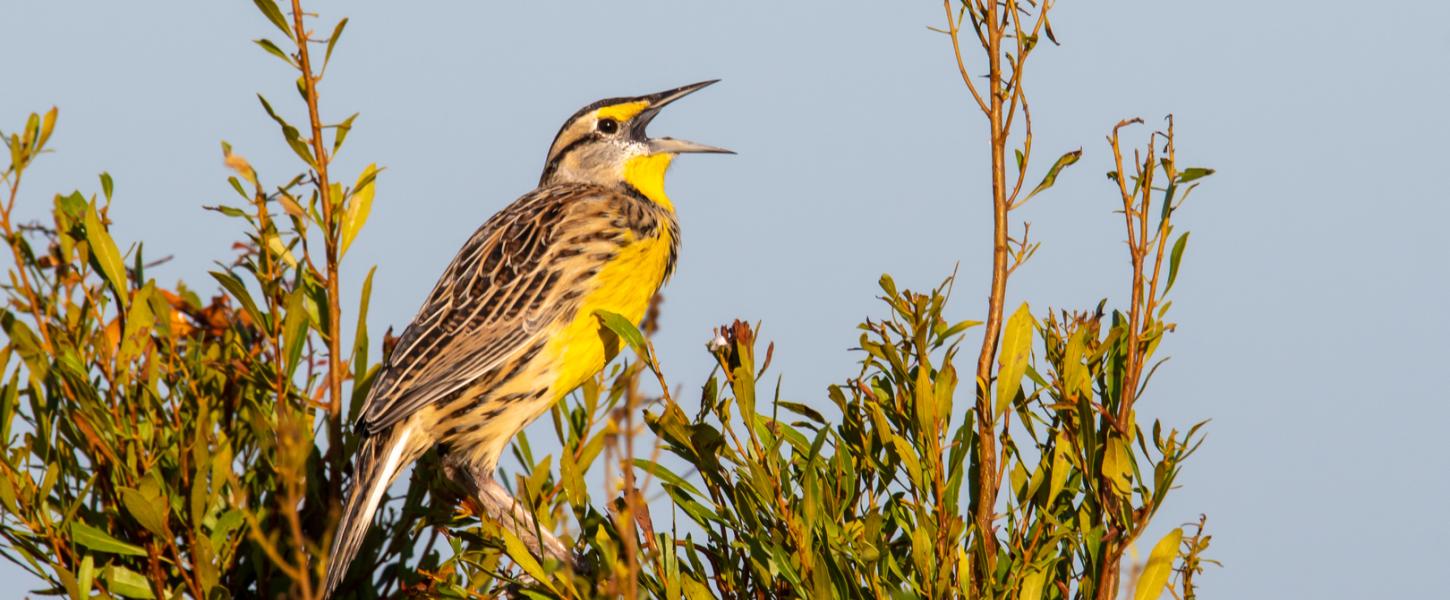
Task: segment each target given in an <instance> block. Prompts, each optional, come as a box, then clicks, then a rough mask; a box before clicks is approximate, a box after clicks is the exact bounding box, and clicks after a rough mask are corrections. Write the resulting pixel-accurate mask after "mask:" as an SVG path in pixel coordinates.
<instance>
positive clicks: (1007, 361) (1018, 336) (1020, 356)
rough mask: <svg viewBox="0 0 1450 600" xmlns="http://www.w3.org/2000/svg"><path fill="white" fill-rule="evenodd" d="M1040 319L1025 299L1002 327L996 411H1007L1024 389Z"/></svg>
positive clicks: (995, 412)
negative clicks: (1037, 318) (1034, 314)
mask: <svg viewBox="0 0 1450 600" xmlns="http://www.w3.org/2000/svg"><path fill="white" fill-rule="evenodd" d="M1036 326H1037V321H1036V320H1035V319H1033V318H1032V309H1031V308H1029V307H1028V306H1027V303H1026V302H1023V303H1022V305H1021V306H1019V307H1017V311H1016V312H1014V313H1012V316H1011V317H1009V318H1008V319H1007V326H1006V327H1005V328H1004V329H1003V330H1002V347H1001V349H1000V350H999V351H998V352H999V354H998V355H997V362H998V364H999V365H1000V367H999V368H998V369H997V404H996V407H995V409H994V411H993V412H994V414H997V415H1000V414H1002V412H1003V411H1005V410H1007V406H1008V405H1009V404H1011V402H1012V399H1013V398H1016V397H1017V391H1018V390H1020V389H1021V388H1022V376H1023V375H1025V374H1026V373H1027V360H1028V358H1030V357H1031V355H1032V330H1033V328H1035V327H1036Z"/></svg>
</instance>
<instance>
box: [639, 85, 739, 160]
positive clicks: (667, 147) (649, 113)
mask: <svg viewBox="0 0 1450 600" xmlns="http://www.w3.org/2000/svg"><path fill="white" fill-rule="evenodd" d="M717 81H720V80H719V79H711V80H709V81H701V82H699V83H692V84H690V85H686V86H680V87H677V88H675V89H672V90H665V91H663V92H659V93H656V94H649V95H647V96H640V98H639V99H640V100H644V101H646V102H649V108H646V109H644V110H643V111H641V112H640V113H639V115H638V116H636V117H635V118H634V123H633V126H634V134H635V136H636V137H637V138H638V139H641V140H644V142H645V143H646V144H648V145H649V147H650V150H651V151H652V152H654V153H662V152H669V153H672V154H684V153H690V152H696V153H709V154H735V152H734V151H733V150H727V149H725V148H720V147H717V146H708V145H705V144H700V143H696V142H691V141H687V140H677V139H674V138H669V137H662V138H653V139H652V138H650V137H649V136H648V135H647V134H646V133H645V130H644V129H645V127H646V126H648V125H649V123H650V121H653V120H654V118H655V116H656V115H658V114H659V113H660V109H661V108H664V107H666V106H669V105H670V103H671V102H674V101H676V100H679V99H680V98H684V97H685V96H688V95H690V94H693V93H695V92H696V91H699V90H701V89H703V88H705V87H707V86H709V85H711V84H713V83H715V82H717Z"/></svg>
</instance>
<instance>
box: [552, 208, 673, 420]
mask: <svg viewBox="0 0 1450 600" xmlns="http://www.w3.org/2000/svg"><path fill="white" fill-rule="evenodd" d="M658 231H659V234H658V235H657V236H654V237H650V238H645V239H640V240H636V241H634V242H632V243H629V244H627V245H625V246H624V247H623V248H622V249H621V250H620V251H619V253H618V254H616V255H615V257H614V258H613V259H611V260H610V261H609V262H607V263H605V265H604V266H603V267H602V268H600V269H599V273H598V274H597V275H595V276H594V285H593V286H592V287H593V291H591V292H589V293H588V294H586V295H585V296H584V297H583V298H582V301H581V306H580V308H579V312H578V314H577V316H576V317H575V318H574V320H573V321H572V322H570V323H569V324H568V325H566V326H565V327H564V330H563V331H562V332H560V334H558V335H555V336H554V338H553V339H552V340H550V341H549V345H548V346H547V347H546V348H545V355H546V356H553V357H556V358H555V363H554V364H555V365H556V369H555V373H556V375H555V379H554V385H553V387H552V388H551V390H550V391H551V392H552V393H551V394H550V395H551V396H552V398H553V399H554V400H558V399H559V398H563V397H564V395H565V394H568V393H569V392H570V391H572V390H573V389H574V388H576V387H579V385H580V384H582V383H584V381H585V380H586V379H588V378H590V377H593V376H594V374H595V373H598V372H599V370H600V369H602V368H604V365H605V363H607V362H609V360H610V359H612V358H614V355H615V354H617V353H618V352H619V350H620V346H621V343H620V342H619V341H618V340H616V339H615V338H614V334H613V333H612V332H610V331H609V330H608V329H606V328H604V326H603V325H601V324H600V322H599V319H598V318H597V317H595V316H594V311H596V310H606V311H609V312H612V313H617V314H619V315H620V316H623V317H624V318H626V319H629V320H630V321H631V322H634V323H638V322H639V321H640V319H642V318H644V313H645V311H646V310H647V309H648V308H649V302H650V299H651V298H653V297H654V295H655V292H657V291H658V290H659V288H660V284H661V283H663V282H664V278H665V273H666V271H667V270H668V269H669V261H670V252H671V245H672V244H673V243H674V240H673V239H671V237H670V235H671V234H670V230H669V228H668V227H660V228H659V229H658Z"/></svg>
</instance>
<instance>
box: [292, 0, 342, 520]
mask: <svg viewBox="0 0 1450 600" xmlns="http://www.w3.org/2000/svg"><path fill="white" fill-rule="evenodd" d="M302 16H303V12H302V2H301V0H292V27H293V29H294V31H293V34H294V35H295V36H296V37H295V40H294V41H295V42H296V43H297V63H298V67H299V70H300V71H301V72H302V88H303V91H304V92H305V94H306V96H307V118H308V122H309V124H310V125H311V128H312V139H311V140H310V142H311V144H312V153H313V161H314V163H315V164H314V167H315V168H314V170H315V172H316V174H317V189H318V195H319V197H320V198H321V202H322V230H323V236H322V239H323V245H324V248H325V255H326V262H327V277H326V279H325V282H324V283H325V285H326V287H327V329H328V337H327V365H328V368H327V388H328V394H329V395H328V402H327V425H328V442H329V443H328V448H327V454H328V459H329V460H328V462H329V463H330V464H331V465H332V472H333V473H341V472H342V470H343V469H344V467H345V464H344V462H345V458H346V457H344V456H343V454H342V449H343V443H342V380H343V377H344V376H345V373H344V371H343V368H342V336H341V333H342V317H341V303H340V301H339V298H340V296H341V294H340V292H339V291H338V288H339V282H338V280H339V277H338V258H339V257H338V246H339V244H338V230H337V227H336V226H337V219H336V215H335V214H334V212H335V211H334V210H333V209H334V205H333V203H334V202H335V201H338V200H340V199H335V198H333V197H332V186H331V184H330V183H329V180H328V175H327V167H328V160H329V159H328V157H327V148H326V147H325V146H324V144H323V143H322V128H323V124H322V119H321V118H320V117H319V116H318V110H317V82H318V78H317V75H316V74H314V73H313V72H312V59H311V56H310V55H309V53H308V49H307V42H308V41H309V35H310V34H309V32H308V31H307V29H306V28H305V27H304V26H303V23H302ZM340 487H341V485H340V483H339V485H337V486H331V487H330V488H329V489H328V497H329V498H328V502H329V504H338V503H340V502H341V500H342V499H341V497H340V494H338V492H339V491H340V489H338V488H340Z"/></svg>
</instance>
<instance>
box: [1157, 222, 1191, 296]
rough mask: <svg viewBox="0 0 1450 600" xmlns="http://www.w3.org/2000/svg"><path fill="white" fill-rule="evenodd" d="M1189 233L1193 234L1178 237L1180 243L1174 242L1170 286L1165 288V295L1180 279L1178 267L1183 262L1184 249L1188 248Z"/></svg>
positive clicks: (1170, 256)
mask: <svg viewBox="0 0 1450 600" xmlns="http://www.w3.org/2000/svg"><path fill="white" fill-rule="evenodd" d="M1189 233H1192V232H1188V231H1185V232H1183V235H1180V236H1178V241H1175V242H1173V251H1172V252H1171V253H1169V255H1168V285H1166V286H1164V287H1163V293H1165V294H1167V293H1168V290H1171V289H1173V281H1174V280H1176V279H1178V265H1179V261H1181V260H1183V249H1184V248H1185V247H1187V246H1188V234H1189Z"/></svg>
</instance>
